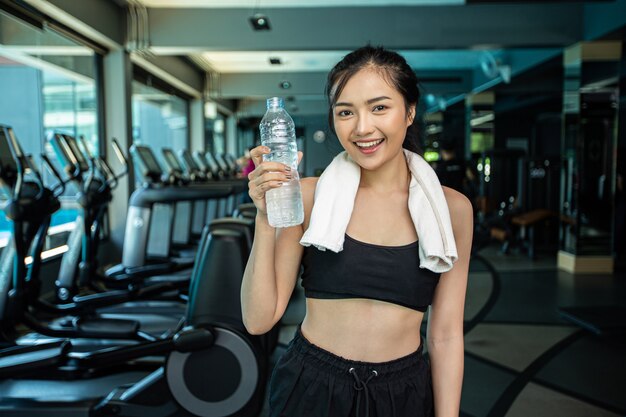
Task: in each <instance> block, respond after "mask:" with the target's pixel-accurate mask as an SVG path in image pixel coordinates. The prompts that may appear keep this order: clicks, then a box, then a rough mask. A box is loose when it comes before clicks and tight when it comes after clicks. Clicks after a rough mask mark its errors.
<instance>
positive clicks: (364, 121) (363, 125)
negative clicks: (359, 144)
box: [354, 113, 374, 137]
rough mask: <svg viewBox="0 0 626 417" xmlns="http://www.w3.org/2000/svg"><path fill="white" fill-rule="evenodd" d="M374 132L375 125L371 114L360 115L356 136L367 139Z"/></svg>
mask: <svg viewBox="0 0 626 417" xmlns="http://www.w3.org/2000/svg"><path fill="white" fill-rule="evenodd" d="M372 132H374V125H373V124H372V120H371V119H370V117H369V114H367V113H364V114H360V115H358V116H357V121H356V126H355V129H354V135H355V136H358V137H366V136H368V135H370V134H371V133H372Z"/></svg>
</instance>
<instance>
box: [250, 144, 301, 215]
mask: <svg viewBox="0 0 626 417" xmlns="http://www.w3.org/2000/svg"><path fill="white" fill-rule="evenodd" d="M270 152H271V151H270V149H269V148H268V147H266V146H257V147H256V148H254V149H252V150H251V151H250V157H251V158H252V161H253V162H254V166H255V169H254V171H252V172H251V173H249V174H248V180H249V181H248V195H250V198H251V199H252V202H253V203H254V205H255V206H256V208H257V211H258V212H259V213H261V214H263V215H264V216H267V208H266V204H265V193H267V191H268V190H271V189H273V188H278V187H281V186H282V185H283V183H284V182H287V181H290V180H291V179H292V178H293V174H292V172H291V167H290V166H288V165H285V164H283V163H280V162H264V161H263V155H265V154H269V153H270ZM301 160H302V152H298V164H300V161H301Z"/></svg>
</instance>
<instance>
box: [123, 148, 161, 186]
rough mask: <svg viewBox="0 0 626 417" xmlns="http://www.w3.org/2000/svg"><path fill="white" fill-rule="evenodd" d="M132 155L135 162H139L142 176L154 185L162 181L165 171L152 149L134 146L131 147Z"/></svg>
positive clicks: (138, 166) (138, 165)
mask: <svg viewBox="0 0 626 417" xmlns="http://www.w3.org/2000/svg"><path fill="white" fill-rule="evenodd" d="M130 154H131V155H132V156H133V160H134V161H135V162H137V165H136V166H137V168H139V173H140V174H141V176H143V177H144V178H146V179H148V180H149V181H150V182H153V183H158V182H160V181H161V177H162V176H163V170H162V169H161V165H159V162H158V161H157V159H156V157H155V156H154V153H153V152H152V149H150V148H149V147H147V146H144V145H136V144H134V145H132V146H131V147H130Z"/></svg>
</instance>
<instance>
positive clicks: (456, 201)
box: [442, 187, 474, 232]
mask: <svg viewBox="0 0 626 417" xmlns="http://www.w3.org/2000/svg"><path fill="white" fill-rule="evenodd" d="M442 188H443V195H444V196H445V197H446V202H447V203H448V210H450V220H451V221H452V227H453V229H454V230H455V232H456V231H457V230H460V229H461V230H464V229H465V228H466V227H467V226H470V227H472V223H473V219H474V212H473V208H472V203H471V202H470V201H469V200H468V198H467V197H465V195H463V194H462V193H460V192H458V191H456V190H454V189H452V188H449V187H442ZM470 230H471V229H470Z"/></svg>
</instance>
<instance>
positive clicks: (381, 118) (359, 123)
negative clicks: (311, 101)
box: [333, 69, 415, 170]
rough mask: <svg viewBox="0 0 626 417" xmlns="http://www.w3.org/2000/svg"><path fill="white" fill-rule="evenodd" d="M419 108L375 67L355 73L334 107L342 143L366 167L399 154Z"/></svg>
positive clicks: (336, 126)
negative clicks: (405, 97) (407, 109)
mask: <svg viewBox="0 0 626 417" xmlns="http://www.w3.org/2000/svg"><path fill="white" fill-rule="evenodd" d="M414 112H415V109H414V107H412V108H411V109H410V110H409V114H407V111H406V105H405V103H404V97H402V94H400V92H399V91H397V90H396V89H395V88H394V87H393V86H391V85H390V84H389V83H388V82H387V81H386V80H385V78H383V76H382V75H381V74H379V73H378V72H377V71H375V70H373V69H363V70H361V71H359V72H357V73H356V74H355V75H353V76H352V78H350V79H349V80H348V82H347V83H346V85H345V87H344V89H343V91H341V94H340V95H339V97H338V98H337V102H336V104H335V107H334V109H333V118H334V126H335V132H336V133H337V137H338V138H339V141H340V142H341V145H342V146H343V147H344V149H345V150H346V151H347V152H348V154H349V155H350V156H351V157H352V159H353V160H354V161H355V162H356V163H357V164H359V165H360V166H361V167H362V168H364V169H367V170H374V169H377V168H379V167H380V166H382V165H383V164H384V163H385V162H388V161H390V160H392V159H393V158H394V157H397V155H398V153H399V152H401V150H402V142H404V138H405V136H406V131H407V128H408V127H409V126H410V125H411V123H412V120H413V115H414Z"/></svg>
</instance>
